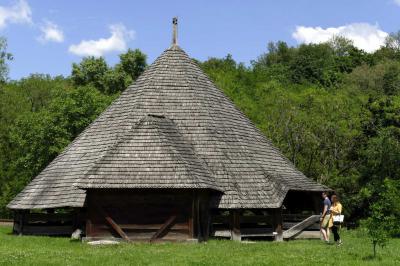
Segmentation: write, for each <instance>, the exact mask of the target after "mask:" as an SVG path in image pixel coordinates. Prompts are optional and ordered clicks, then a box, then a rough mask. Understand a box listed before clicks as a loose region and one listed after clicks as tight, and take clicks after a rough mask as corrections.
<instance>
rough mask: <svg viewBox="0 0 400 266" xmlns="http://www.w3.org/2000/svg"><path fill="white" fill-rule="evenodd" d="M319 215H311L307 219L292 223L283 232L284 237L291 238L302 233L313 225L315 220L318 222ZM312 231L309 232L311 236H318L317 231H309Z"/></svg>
mask: <svg viewBox="0 0 400 266" xmlns="http://www.w3.org/2000/svg"><path fill="white" fill-rule="evenodd" d="M319 217H320V216H319V215H311V216H310V217H308V218H307V219H305V220H303V221H301V222H299V223H297V224H295V225H293V226H292V227H290V228H289V229H287V230H286V231H284V232H283V238H284V239H293V238H295V237H297V236H300V235H304V232H308V231H306V229H307V228H308V227H311V226H314V225H315V224H316V223H317V222H319ZM310 232H313V233H309V235H310V236H311V238H319V231H310Z"/></svg>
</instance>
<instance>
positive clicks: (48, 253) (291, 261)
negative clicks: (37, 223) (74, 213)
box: [0, 226, 400, 265]
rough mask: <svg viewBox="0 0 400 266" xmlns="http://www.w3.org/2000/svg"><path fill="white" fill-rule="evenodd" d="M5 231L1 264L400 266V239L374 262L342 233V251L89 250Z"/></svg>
mask: <svg viewBox="0 0 400 266" xmlns="http://www.w3.org/2000/svg"><path fill="white" fill-rule="evenodd" d="M10 232H11V228H10V227H4V226H3V227H0V264H1V265H262V264H265V265H400V239H391V240H390V242H389V245H388V246H387V247H386V248H384V249H379V250H378V257H377V258H375V259H372V258H371V254H372V247H371V244H370V242H369V240H368V239H367V238H365V237H362V236H360V235H359V234H357V232H349V231H344V230H343V232H342V235H343V241H344V244H343V245H342V246H341V247H336V246H335V245H327V244H324V243H322V242H321V241H319V240H296V241H290V242H283V243H276V242H267V241H263V242H256V243H237V242H233V241H228V240H210V241H208V242H207V243H201V244H193V243H191V244H190V243H167V244H143V243H141V244H119V245H115V246H101V247H100V246H89V245H87V244H85V243H80V242H71V241H70V240H69V239H68V238H55V237H34V236H15V235H12V234H11V233H10Z"/></svg>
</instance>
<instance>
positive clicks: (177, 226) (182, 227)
mask: <svg viewBox="0 0 400 266" xmlns="http://www.w3.org/2000/svg"><path fill="white" fill-rule="evenodd" d="M118 225H119V227H121V229H126V230H158V229H159V228H160V227H161V226H163V224H118ZM96 227H97V228H99V229H105V228H108V226H107V225H104V226H101V225H96ZM170 229H171V230H186V231H188V230H189V227H188V224H187V223H184V224H182V223H181V224H174V225H173V226H172V227H171V228H170Z"/></svg>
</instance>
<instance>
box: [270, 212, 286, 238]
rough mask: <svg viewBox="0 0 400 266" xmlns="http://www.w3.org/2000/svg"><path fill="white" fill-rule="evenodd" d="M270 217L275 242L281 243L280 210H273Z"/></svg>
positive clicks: (281, 225) (281, 224) (281, 221)
mask: <svg viewBox="0 0 400 266" xmlns="http://www.w3.org/2000/svg"><path fill="white" fill-rule="evenodd" d="M272 215H273V218H272V219H273V228H274V235H275V241H283V229H282V227H283V220H282V208H277V209H274V210H273V212H272Z"/></svg>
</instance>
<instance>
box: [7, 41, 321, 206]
mask: <svg viewBox="0 0 400 266" xmlns="http://www.w3.org/2000/svg"><path fill="white" fill-rule="evenodd" d="M149 114H151V115H153V116H152V118H151V117H148V115H149ZM157 116H159V117H160V118H157ZM162 117H164V118H162ZM141 123H142V124H141ZM143 123H144V124H143ZM145 124H147V125H151V126H153V128H151V127H146V126H144V125H145ZM164 126H166V127H167V128H164V129H162V130H161V131H160V130H159V129H160V128H163V127H164ZM157 128H158V129H157ZM135 130H136V131H137V132H139V131H140V132H142V133H143V134H145V135H146V134H147V135H148V137H149V138H147V139H146V138H141V135H140V134H138V133H135ZM136 134H138V135H136ZM150 135H151V137H150ZM150 140H151V141H154V143H152V144H151V145H152V147H153V148H154V149H158V150H159V151H161V150H163V154H164V158H165V162H161V161H159V168H158V170H160V171H158V170H157V171H156V170H154V171H153V172H152V171H150V169H149V171H147V170H146V171H147V172H146V174H143V175H142V173H143V169H144V168H145V167H146V166H145V165H146V163H149V162H150V159H151V158H152V156H154V157H153V158H157V160H162V157H160V156H158V155H159V154H157V153H152V152H151V151H150V150H149V151H148V152H146V153H143V154H140V153H139V150H140V149H139V147H140V146H141V145H146V144H145V142H146V141H150ZM161 140H163V141H164V142H165V143H161V142H160V141H161ZM157 141H158V142H157ZM130 145H133V146H130ZM163 145H165V146H163ZM128 155H129V156H130V158H133V157H135V156H139V157H140V156H142V160H143V159H144V158H145V157H146V156H147V161H146V160H144V161H143V165H142V167H144V168H143V169H141V170H140V167H139V168H134V167H131V168H129V167H127V162H126V161H125V158H126V157H125V156H128ZM167 161H170V164H168V163H167ZM184 161H186V162H184ZM189 161H190V162H189ZM118 165H121V169H122V168H124V167H126V168H125V169H127V171H125V172H124V173H123V174H118V173H117V172H118V171H115V173H113V174H112V175H108V173H107V171H108V170H109V169H114V168H115V169H116V168H118ZM178 165H179V166H178ZM163 167H164V168H163ZM174 167H176V168H175V169H176V173H174V174H171V175H170V176H168V177H165V176H164V175H163V174H162V172H163V170H162V169H164V170H165V171H166V169H172V168H174ZM128 168H129V169H128ZM106 169H108V170H107V171H106ZM130 171H131V172H130ZM135 171H136V172H135ZM178 172H179V173H180V174H179V173H178ZM141 175H142V176H141ZM175 175H177V176H179V178H178V177H176V179H174V178H175ZM139 176H140V178H138V177H139ZM150 176H151V178H152V179H151V180H150ZM146 178H149V179H148V180H146ZM164 178H166V179H164ZM167 180H168V182H171V184H174V186H173V187H174V188H177V187H178V186H179V182H182V184H181V185H182V186H183V187H187V188H210V189H214V190H220V191H222V193H221V194H220V196H217V197H215V198H214V201H213V202H214V204H215V206H216V207H220V208H276V207H279V206H281V205H282V202H283V199H284V197H285V196H286V193H287V192H288V191H289V190H304V191H322V190H325V189H326V187H325V186H322V185H320V184H318V183H316V182H314V181H313V180H311V179H309V178H307V177H306V176H304V175H303V174H302V173H301V172H299V171H298V170H297V169H296V168H295V167H294V166H293V164H292V163H291V162H290V161H288V160H287V159H286V158H285V157H284V156H283V155H282V154H281V153H280V152H279V150H277V149H276V148H275V147H274V146H273V145H272V144H271V142H270V141H269V140H267V139H266V138H265V136H264V135H263V134H262V133H261V132H260V131H259V130H258V129H257V128H256V127H255V126H254V125H253V123H252V122H251V121H250V120H249V119H248V118H247V117H246V116H245V115H244V114H243V113H242V112H241V111H239V110H238V109H237V108H236V107H235V106H234V104H233V103H232V102H231V101H230V100H229V99H228V98H227V97H226V96H225V95H224V93H223V92H222V91H221V90H219V89H218V88H216V87H215V85H214V84H213V83H212V82H211V81H210V80H209V78H208V77H207V76H206V75H205V74H204V73H203V72H202V70H201V69H200V68H199V67H198V66H197V65H196V64H195V63H194V62H193V60H191V59H190V58H189V57H188V56H187V54H186V53H185V52H184V51H183V50H182V49H181V48H179V47H178V46H177V45H172V46H171V47H170V48H169V49H167V50H166V51H165V52H164V53H163V54H162V55H161V56H160V57H159V58H157V59H156V61H155V62H154V63H153V64H152V65H151V66H150V67H148V68H147V69H146V71H145V72H144V73H143V74H142V75H141V76H140V77H139V78H138V79H137V81H136V82H135V83H134V84H133V85H132V86H130V87H129V88H127V89H126V90H125V91H124V92H123V93H122V94H121V96H120V97H119V98H118V99H117V100H116V101H115V102H114V103H113V104H112V105H111V106H110V107H109V108H108V109H107V110H106V111H105V112H103V113H102V114H101V115H100V116H99V117H98V118H97V119H96V120H95V121H94V122H93V123H92V124H91V125H90V126H89V127H88V128H86V129H85V130H84V131H83V132H82V133H81V134H80V135H79V136H78V137H77V138H76V139H75V140H74V141H73V142H72V143H71V144H70V145H69V146H68V147H67V148H66V149H65V151H64V152H63V153H61V154H60V155H59V156H58V157H57V158H56V159H55V160H54V161H53V162H51V163H50V164H49V165H48V166H47V167H46V168H45V169H44V170H43V171H42V172H41V173H40V174H39V175H38V176H37V177H36V178H35V179H34V180H33V181H32V182H31V183H30V184H29V185H28V186H27V187H26V188H25V189H24V190H23V191H22V192H21V193H20V194H18V195H17V197H16V198H15V199H14V200H13V201H12V202H10V203H9V205H8V207H9V208H11V209H33V208H53V207H65V206H71V207H82V206H83V205H84V201H85V196H86V193H85V190H84V189H83V188H95V187H102V186H103V187H116V188H117V187H118V188H123V187H124V186H125V185H126V184H129V185H127V186H126V187H129V188H140V187H146V186H148V187H151V188H164V187H165V186H164V185H163V184H165V183H166V182H167ZM172 180H173V181H172ZM139 181H140V182H139ZM143 184H145V185H143ZM150 184H151V186H150ZM142 185H143V186H142Z"/></svg>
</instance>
